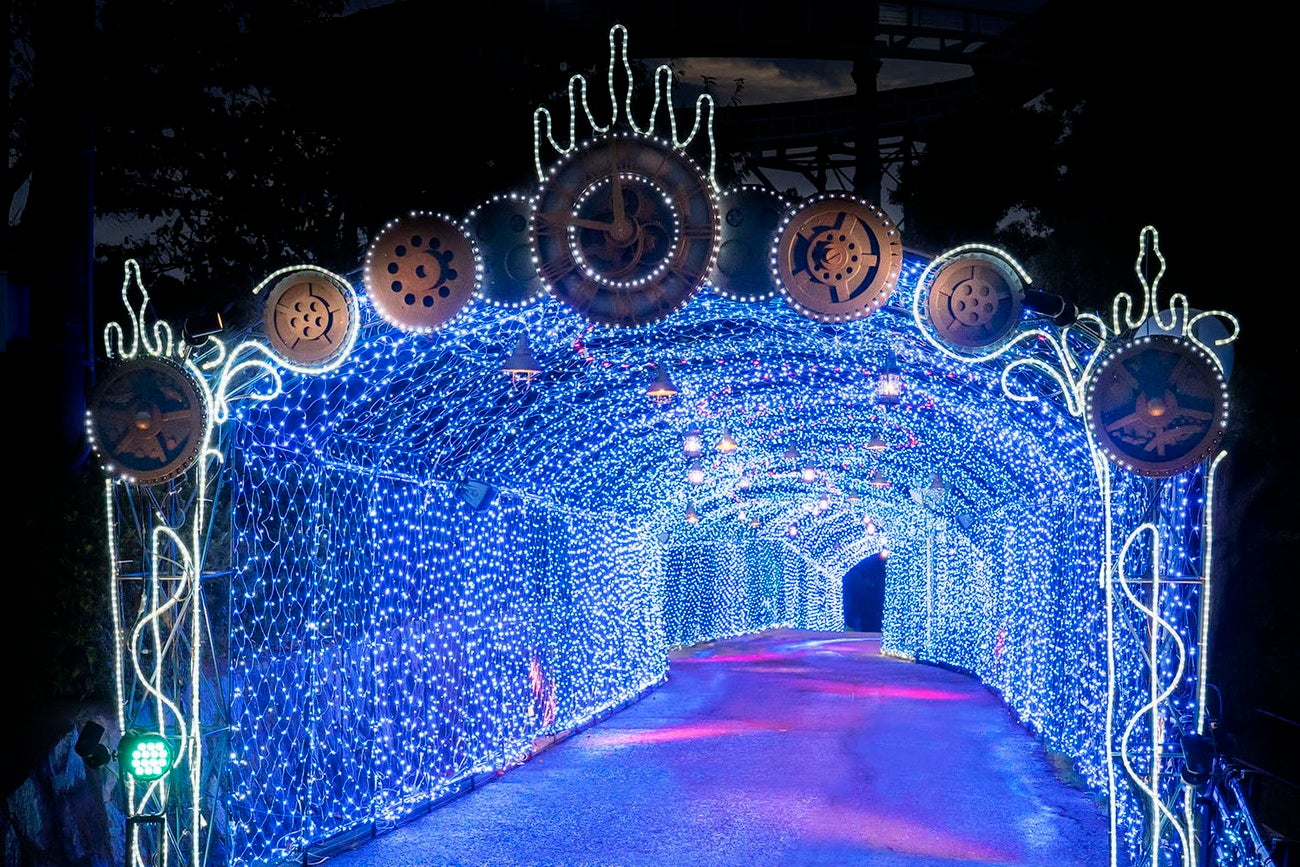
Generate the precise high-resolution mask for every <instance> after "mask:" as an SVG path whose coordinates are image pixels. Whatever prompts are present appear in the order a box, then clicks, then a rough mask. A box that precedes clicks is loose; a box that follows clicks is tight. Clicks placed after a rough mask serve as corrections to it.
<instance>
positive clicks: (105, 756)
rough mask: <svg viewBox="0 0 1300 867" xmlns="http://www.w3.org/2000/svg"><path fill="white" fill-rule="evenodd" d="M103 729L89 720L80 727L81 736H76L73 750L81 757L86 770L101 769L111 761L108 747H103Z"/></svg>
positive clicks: (111, 755) (111, 756) (111, 757)
mask: <svg viewBox="0 0 1300 867" xmlns="http://www.w3.org/2000/svg"><path fill="white" fill-rule="evenodd" d="M103 737H104V727H103V726H102V725H100V724H99V723H97V722H95V721H94V720H89V721H87V722H86V724H85V725H83V726H82V727H81V734H80V735H78V736H77V743H76V744H75V745H74V746H73V750H74V751H76V753H77V755H79V756H81V758H82V761H84V762H85V763H86V767H88V768H102V767H104V765H106V764H108V763H109V762H111V761H113V754H112V753H111V752H109V749H108V747H106V746H104V744H103V741H102V739H103Z"/></svg>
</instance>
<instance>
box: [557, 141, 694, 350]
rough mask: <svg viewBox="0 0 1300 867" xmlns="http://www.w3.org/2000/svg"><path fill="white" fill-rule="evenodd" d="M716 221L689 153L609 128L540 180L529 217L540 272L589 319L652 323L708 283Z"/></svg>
mask: <svg viewBox="0 0 1300 867" xmlns="http://www.w3.org/2000/svg"><path fill="white" fill-rule="evenodd" d="M717 223H718V208H717V201H716V199H715V197H714V195H713V191H712V189H711V187H710V185H709V182H708V180H707V179H706V178H705V177H704V175H703V174H702V173H701V172H700V170H699V169H698V168H697V167H696V165H695V163H694V161H692V160H691V159H690V158H689V157H688V156H686V155H685V154H683V153H681V152H679V151H677V150H675V149H673V148H672V147H670V146H668V145H667V144H665V143H663V142H660V141H658V140H656V139H651V138H646V137H641V136H611V137H609V138H605V139H601V140H599V141H597V142H595V143H594V144H592V145H590V146H588V147H584V148H580V149H578V150H576V151H574V152H573V153H572V154H570V155H569V157H568V158H567V159H566V160H565V161H564V162H562V163H561V164H559V165H558V166H557V167H556V168H555V169H554V170H553V171H552V174H551V176H550V177H549V178H548V179H547V180H546V181H545V182H544V184H543V186H542V190H541V192H540V194H539V195H538V196H537V199H536V202H535V206H534V210H533V219H532V240H533V249H534V254H535V255H536V257H537V270H538V274H539V275H540V276H541V279H542V282H543V283H544V284H545V285H546V286H547V288H548V289H549V291H550V292H551V293H552V294H554V295H555V296H556V297H558V298H560V299H561V300H563V301H564V302H566V303H567V304H569V305H570V306H571V307H573V308H574V309H575V310H577V311H578V312H579V313H581V314H582V315H583V316H585V317H586V318H587V319H589V320H591V321H593V322H597V323H600V324H604V325H617V326H637V325H647V324H649V323H652V322H657V321H659V320H661V319H663V318H664V317H666V316H668V315H669V314H671V313H673V312H674V311H675V310H677V309H678V308H679V307H681V306H682V305H683V304H684V303H686V301H687V300H688V299H689V298H690V297H691V296H692V295H693V294H695V292H696V291H697V290H698V289H699V288H700V286H701V285H702V284H703V282H704V278H705V276H706V275H707V274H708V273H709V269H710V268H711V267H712V266H713V262H714V258H715V256H716V254H717V236H718V225H717Z"/></svg>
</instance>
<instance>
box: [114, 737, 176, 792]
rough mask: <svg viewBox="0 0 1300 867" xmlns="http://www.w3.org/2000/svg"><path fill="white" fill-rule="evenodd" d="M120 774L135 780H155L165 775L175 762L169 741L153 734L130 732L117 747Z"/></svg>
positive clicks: (173, 751) (174, 753)
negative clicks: (120, 768)
mask: <svg viewBox="0 0 1300 867" xmlns="http://www.w3.org/2000/svg"><path fill="white" fill-rule="evenodd" d="M117 758H118V763H119V764H120V765H121V766H122V773H124V774H126V775H127V776H128V777H132V778H134V779H137V780H145V781H148V780H157V779H159V778H160V777H164V776H166V775H167V772H168V771H170V770H171V769H172V765H173V764H174V763H175V761H176V750H175V749H174V748H173V747H172V744H171V741H169V740H167V738H165V737H163V736H162V735H160V734H157V733H155V732H132V733H130V734H128V735H126V736H125V737H123V738H122V740H121V742H120V743H119V744H118V745H117Z"/></svg>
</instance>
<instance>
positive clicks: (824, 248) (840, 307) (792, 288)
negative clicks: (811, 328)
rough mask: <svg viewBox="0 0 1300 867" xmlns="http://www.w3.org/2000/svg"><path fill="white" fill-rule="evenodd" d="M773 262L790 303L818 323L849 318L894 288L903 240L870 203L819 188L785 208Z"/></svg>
mask: <svg viewBox="0 0 1300 867" xmlns="http://www.w3.org/2000/svg"><path fill="white" fill-rule="evenodd" d="M771 263H772V271H773V273H774V274H776V277H777V281H778V284H779V286H780V289H781V292H782V293H783V294H784V295H785V298H786V301H788V302H789V304H790V305H791V306H792V307H794V308H795V309H796V310H798V311H799V312H800V313H802V314H803V315H805V316H807V317H809V318H810V319H815V320H818V321H820V322H847V321H850V320H854V319H861V318H862V317H863V316H866V315H867V314H868V313H871V312H872V311H874V310H876V309H878V308H879V307H880V306H881V305H882V304H884V303H885V301H886V300H888V298H889V296H890V295H891V294H892V293H893V291H894V287H895V286H896V285H897V284H898V275H899V272H900V271H901V269H902V263H903V242H902V239H901V238H900V237H899V234H898V228H897V227H896V226H895V225H894V223H893V221H892V220H890V219H889V218H888V217H887V216H886V215H885V213H884V211H882V210H880V208H878V207H876V206H875V205H874V204H872V203H871V202H868V201H867V200H865V199H861V198H858V197H857V196H853V195H850V194H847V193H834V194H825V193H823V194H820V195H817V196H814V197H811V198H808V199H805V200H803V201H801V202H799V203H797V204H795V205H794V206H793V207H791V208H789V209H787V212H786V216H785V218H784V221H783V223H782V225H781V227H780V229H779V230H778V232H777V235H776V241H775V243H774V244H773V246H772V250H771Z"/></svg>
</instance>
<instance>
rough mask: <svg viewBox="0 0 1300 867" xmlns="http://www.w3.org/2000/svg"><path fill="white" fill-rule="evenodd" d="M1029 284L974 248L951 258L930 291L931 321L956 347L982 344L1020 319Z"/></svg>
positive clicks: (999, 336)
mask: <svg viewBox="0 0 1300 867" xmlns="http://www.w3.org/2000/svg"><path fill="white" fill-rule="evenodd" d="M1024 297H1025V287H1024V283H1023V282H1022V281H1021V280H1020V277H1019V275H1017V274H1016V273H1015V272H1014V271H1012V270H1011V268H1009V267H1008V266H1007V265H1006V264H1004V263H1003V262H1000V261H998V260H997V259H994V258H992V257H990V256H984V255H980V254H978V253H970V254H967V255H964V256H959V257H957V258H955V259H953V260H952V261H950V262H948V263H946V264H945V265H944V266H943V267H942V268H940V269H939V272H938V274H936V275H935V278H934V281H933V282H932V283H931V284H930V289H929V294H928V295H927V296H926V306H927V309H928V312H929V314H930V323H931V324H932V325H933V326H934V330H935V333H936V335H937V336H938V338H939V339H940V340H942V341H943V342H944V343H946V344H948V345H949V346H951V347H953V348H954V349H959V350H962V349H964V350H969V349H983V348H984V347H987V346H993V345H994V344H996V343H998V342H1000V341H1001V340H1002V339H1003V338H1005V337H1006V336H1007V335H1008V334H1010V333H1011V332H1012V330H1013V329H1014V328H1015V327H1016V324H1017V323H1018V322H1020V318H1021V314H1022V312H1023V311H1024Z"/></svg>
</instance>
